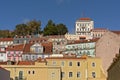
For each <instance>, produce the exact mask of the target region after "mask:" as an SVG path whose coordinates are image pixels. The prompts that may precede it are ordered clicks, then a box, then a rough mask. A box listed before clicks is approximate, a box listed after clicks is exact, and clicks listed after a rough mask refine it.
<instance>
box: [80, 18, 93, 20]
mask: <svg viewBox="0 0 120 80" xmlns="http://www.w3.org/2000/svg"><path fill="white" fill-rule="evenodd" d="M80 20H92V19H90V18H80Z"/></svg>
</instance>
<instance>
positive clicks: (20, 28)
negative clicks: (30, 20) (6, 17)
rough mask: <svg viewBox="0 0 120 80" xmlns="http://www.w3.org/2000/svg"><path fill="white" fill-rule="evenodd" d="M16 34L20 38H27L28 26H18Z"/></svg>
mask: <svg viewBox="0 0 120 80" xmlns="http://www.w3.org/2000/svg"><path fill="white" fill-rule="evenodd" d="M14 33H15V34H16V35H18V36H25V35H27V34H28V26H27V25H26V24H18V25H16V28H15V30H14Z"/></svg>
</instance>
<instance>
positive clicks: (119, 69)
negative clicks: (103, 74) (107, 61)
mask: <svg viewBox="0 0 120 80" xmlns="http://www.w3.org/2000/svg"><path fill="white" fill-rule="evenodd" d="M107 72H108V80H119V79H120V75H119V74H120V52H119V54H116V56H115V58H114V59H113V62H112V64H111V65H110V67H109V68H108V70H107Z"/></svg>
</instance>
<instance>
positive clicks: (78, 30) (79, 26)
mask: <svg viewBox="0 0 120 80" xmlns="http://www.w3.org/2000/svg"><path fill="white" fill-rule="evenodd" d="M92 29H94V21H93V20H92V19H90V18H80V19H78V20H77V21H76V23H75V34H76V35H80V36H81V37H85V38H86V37H89V38H91V30H92Z"/></svg>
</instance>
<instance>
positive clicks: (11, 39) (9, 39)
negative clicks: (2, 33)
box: [0, 38, 13, 41]
mask: <svg viewBox="0 0 120 80" xmlns="http://www.w3.org/2000/svg"><path fill="white" fill-rule="evenodd" d="M0 41H13V38H0Z"/></svg>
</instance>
